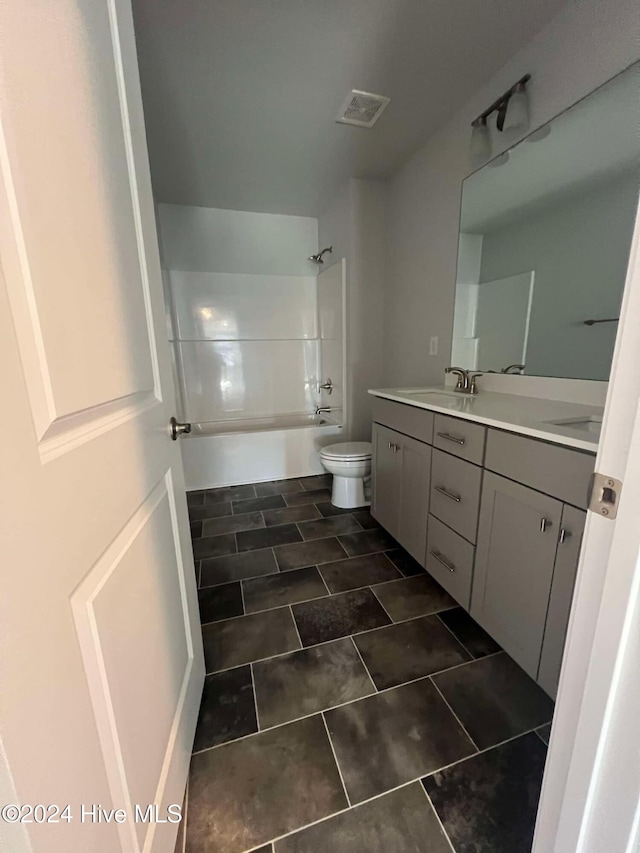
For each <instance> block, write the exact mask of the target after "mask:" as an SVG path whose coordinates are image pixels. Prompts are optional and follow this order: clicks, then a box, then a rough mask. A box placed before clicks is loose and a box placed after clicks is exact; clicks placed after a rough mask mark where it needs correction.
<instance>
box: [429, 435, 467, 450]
mask: <svg viewBox="0 0 640 853" xmlns="http://www.w3.org/2000/svg"><path fill="white" fill-rule="evenodd" d="M436 435H439V436H440V438H444V439H446V440H447V441H452V442H453V443H454V444H459V445H460V447H462V446H463V445H464V443H465V441H466V439H464V438H456V437H455V435H449V433H448V432H437V433H436Z"/></svg>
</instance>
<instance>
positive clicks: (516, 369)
mask: <svg viewBox="0 0 640 853" xmlns="http://www.w3.org/2000/svg"><path fill="white" fill-rule="evenodd" d="M525 367H526V365H524V364H510V365H509V367H503V368H502V370H501V371H500V373H522V372H523V371H524V369H525Z"/></svg>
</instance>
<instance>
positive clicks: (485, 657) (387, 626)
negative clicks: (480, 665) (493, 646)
mask: <svg viewBox="0 0 640 853" xmlns="http://www.w3.org/2000/svg"><path fill="white" fill-rule="evenodd" d="M343 594H344V593H338V595H343ZM327 598H328V596H326V595H325V596H322V597H321V598H319V599H315V598H312V599H309V600H310V601H325V600H327ZM298 603H299V604H305V603H308V602H302V601H301V602H296V605H297V604H298ZM293 606H294V605H292V604H281V605H279V606H278V607H273V608H271V610H284V609H285V608H286V607H291V608H292V607H293ZM271 610H260V611H258V613H270V612H271ZM246 615H247V616H256V615H258V614H257V613H247V614H246ZM426 615H427V616H435V615H436V614H435V613H428V614H426ZM242 618H243V617H242V616H230V617H229V618H228V619H220V620H219V622H207V623H206V627H208V626H209V625H218V624H220V623H222V622H230V621H231V620H232V619H242ZM294 618H295V617H294ZM424 618H425V617H424V616H412V617H411V619H403V620H402V622H392V623H391V624H390V625H379V626H378V627H377V628H367V629H366V630H365V631H354V632H353V633H352V634H343V635H342V636H340V637H332V638H331V639H330V640H323V641H322V642H321V643H312V644H311V645H309V646H305V645H303V646H302V648H303V649H314V648H317V647H318V646H326V645H328V643H334V642H336V640H344V639H346V638H347V637H360V636H361V635H362V634H369V633H372V632H373V631H383V630H384V629H385V628H393V626H394V625H404V624H406V623H407V622H413V621H415V620H416V619H424ZM201 627H205V625H203V626H201ZM292 651H301V649H289V650H288V651H286V652H278V653H277V654H275V655H268V656H267V657H266V658H257V659H256V660H255V661H253V663H259V662H262V661H264V660H270V659H271V658H278V657H282V656H283V655H288V654H290V653H291V652H292ZM500 654H506V652H505V651H504V649H500V650H499V651H497V652H491V654H489V655H485V656H484V657H483V658H477V659H476V658H472V659H471V660H465V661H462V663H458V664H455V666H450V667H448V668H447V669H457V668H458V667H459V666H468V665H469V664H471V663H477V661H478V660H486V659H487V658H491V657H494V656H495V655H500ZM247 663H249V661H247ZM239 666H246V663H244V664H240V663H239V664H235V665H234V666H227V667H225V668H224V669H217V670H215V672H216V673H217V672H228V671H229V670H230V669H237V667H239ZM447 669H439V670H437V671H436V672H433V673H429V675H421V676H419V677H418V678H414V679H412V680H413V681H419V680H420V678H428V677H429V676H430V675H439V674H440V673H441V672H447ZM207 675H213V672H208V673H207ZM404 683H405V684H408V683H409V682H404ZM540 725H542V726H544V725H546V723H541V724H540Z"/></svg>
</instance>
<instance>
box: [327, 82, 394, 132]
mask: <svg viewBox="0 0 640 853" xmlns="http://www.w3.org/2000/svg"><path fill="white" fill-rule="evenodd" d="M390 100H391V98H385V96H384V95H374V94H372V93H371V92H360V91H359V90H358V89H352V90H351V94H350V95H349V96H348V97H347V99H346V101H345V102H344V104H343V105H342V109H341V110H340V112H339V113H338V117H337V119H336V121H339V122H341V123H342V124H357V125H358V127H373V125H374V124H375V123H376V122H377V121H378V119H379V118H380V116H381V115H382V113H383V112H384V111H385V108H386V106H387V104H388V103H389V101H390Z"/></svg>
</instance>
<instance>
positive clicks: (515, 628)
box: [471, 472, 563, 679]
mask: <svg viewBox="0 0 640 853" xmlns="http://www.w3.org/2000/svg"><path fill="white" fill-rule="evenodd" d="M562 509H563V505H562V503H561V501H558V500H556V499H555V498H551V497H549V496H548V495H544V494H542V493H541V492H536V491H534V490H533V489H530V488H528V487H527V486H522V485H520V484H519V483H514V482H513V481H512V480H507V479H506V478H504V477H499V476H497V475H496V474H492V473H490V472H486V473H485V478H484V484H483V489H482V507H481V510H480V524H479V531H478V547H477V551H476V566H475V573H474V579H473V590H472V594H471V615H472V616H473V618H474V619H475V620H476V621H477V622H479V623H480V624H481V625H482V627H483V628H484V629H485V630H486V631H488V633H489V634H491V636H492V637H493V638H494V639H495V640H496V641H497V642H498V643H500V645H501V646H502V647H503V648H504V649H505V651H507V652H508V653H509V654H510V655H511V657H513V659H514V660H515V661H516V662H517V663H519V664H520V666H521V667H522V668H523V669H524V670H525V671H526V672H528V673H529V675H530V676H531V677H532V678H534V679H537V676H538V665H539V663H540V651H541V648H542V639H543V636H544V627H545V619H546V615H547V608H548V605H549V592H550V589H551V582H552V580H553V570H554V564H555V558H556V545H557V541H558V533H559V530H560V522H561V519H562Z"/></svg>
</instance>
